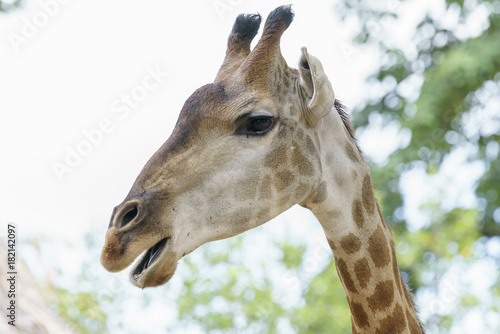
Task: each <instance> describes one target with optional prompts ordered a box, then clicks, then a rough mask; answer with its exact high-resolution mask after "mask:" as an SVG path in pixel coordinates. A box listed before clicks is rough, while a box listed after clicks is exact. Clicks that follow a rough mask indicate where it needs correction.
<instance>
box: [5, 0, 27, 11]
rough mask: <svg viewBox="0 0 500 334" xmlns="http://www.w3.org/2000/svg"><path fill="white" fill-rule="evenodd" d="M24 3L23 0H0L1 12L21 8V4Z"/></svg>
mask: <svg viewBox="0 0 500 334" xmlns="http://www.w3.org/2000/svg"><path fill="white" fill-rule="evenodd" d="M22 3H23V0H11V1H9V0H7V1H5V0H3V1H2V0H0V13H1V12H9V11H11V10H14V9H16V8H19V7H20V6H21V4H22Z"/></svg>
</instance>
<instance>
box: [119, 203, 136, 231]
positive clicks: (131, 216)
mask: <svg viewBox="0 0 500 334" xmlns="http://www.w3.org/2000/svg"><path fill="white" fill-rule="evenodd" d="M138 212H139V210H137V206H136V205H134V206H133V207H132V208H130V209H129V210H128V212H127V213H126V214H125V215H123V218H122V221H121V224H120V227H124V226H125V225H127V224H128V223H130V222H131V221H132V220H134V218H135V217H137V213H138Z"/></svg>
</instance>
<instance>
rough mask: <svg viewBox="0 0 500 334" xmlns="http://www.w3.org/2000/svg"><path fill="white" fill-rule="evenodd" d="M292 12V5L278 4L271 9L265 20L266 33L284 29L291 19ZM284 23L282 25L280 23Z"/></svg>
mask: <svg viewBox="0 0 500 334" xmlns="http://www.w3.org/2000/svg"><path fill="white" fill-rule="evenodd" d="M294 15H295V14H294V13H293V10H292V5H285V6H280V7H278V8H276V9H275V10H273V11H272V12H271V13H270V14H269V16H268V17H267V20H266V25H265V30H266V33H269V34H273V33H275V32H276V31H279V30H281V32H283V31H285V30H286V29H287V28H288V26H289V25H290V23H292V21H293V17H294ZM283 23H284V24H285V26H284V27H282V24H283Z"/></svg>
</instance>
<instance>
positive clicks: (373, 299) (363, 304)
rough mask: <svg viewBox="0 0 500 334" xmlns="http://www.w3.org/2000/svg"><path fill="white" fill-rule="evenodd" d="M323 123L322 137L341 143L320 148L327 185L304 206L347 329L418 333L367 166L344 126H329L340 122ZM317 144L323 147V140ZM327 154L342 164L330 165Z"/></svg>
mask: <svg viewBox="0 0 500 334" xmlns="http://www.w3.org/2000/svg"><path fill="white" fill-rule="evenodd" d="M336 116H338V115H337V114H334V115H333V116H330V117H336ZM326 123H327V124H328V123H330V124H329V126H328V129H327V130H325V131H324V132H323V137H328V136H334V137H336V138H330V140H332V141H330V142H333V143H344V144H341V145H340V146H341V147H342V149H339V147H338V146H337V147H334V148H333V149H334V150H335V152H333V151H332V152H323V153H322V155H323V156H324V157H325V158H324V159H323V160H324V161H323V166H325V167H324V168H323V177H322V183H321V184H323V188H325V185H326V195H323V198H324V199H323V201H316V203H315V200H313V201H312V204H311V205H308V207H309V208H310V209H311V210H312V212H313V213H314V214H315V216H316V217H317V218H318V220H319V221H320V222H321V224H322V226H323V229H324V231H325V235H326V237H327V240H328V243H329V245H330V248H331V249H332V253H333V256H334V259H335V266H336V268H337V272H338V274H339V276H340V279H341V281H342V285H343V287H344V291H345V293H346V296H347V301H348V303H349V308H350V310H351V322H352V332H353V333H412V334H413V333H422V329H421V326H420V324H419V321H418V318H417V314H416V311H415V308H414V306H413V302H412V299H411V296H410V294H409V292H408V290H407V288H406V285H405V283H404V282H403V280H402V278H401V274H400V272H399V267H398V264H397V260H396V254H395V250H394V241H393V239H392V235H391V231H390V229H389V227H388V225H387V224H386V222H385V221H384V219H383V217H382V214H381V212H380V208H379V206H378V204H377V202H376V200H375V197H374V195H373V191H372V185H371V180H370V170H369V168H368V166H367V165H366V163H365V162H364V160H363V159H362V157H361V155H360V153H359V151H358V150H357V148H356V146H355V143H354V141H353V140H352V138H351V137H350V136H349V135H348V133H347V131H346V129H345V127H343V128H339V127H338V126H337V129H335V128H334V129H332V124H339V123H338V122H333V123H332V122H326ZM342 133H344V134H343V135H341V134H342ZM321 136H322V134H321V133H320V136H319V137H321ZM339 136H341V138H339ZM339 140H340V141H339ZM320 147H322V149H323V150H325V148H326V147H328V144H326V143H324V142H323V143H322V145H320ZM329 160H330V161H329ZM332 160H335V161H336V162H339V161H340V162H341V165H342V166H346V167H347V168H343V170H341V171H340V170H339V169H338V168H329V167H328V166H329V165H332V162H331V161H332ZM319 188H322V186H321V185H320V187H319ZM316 197H318V195H316Z"/></svg>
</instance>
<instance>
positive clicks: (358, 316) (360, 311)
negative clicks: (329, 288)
mask: <svg viewBox="0 0 500 334" xmlns="http://www.w3.org/2000/svg"><path fill="white" fill-rule="evenodd" d="M350 308H351V316H352V320H353V324H355V325H356V327H357V328H365V327H368V325H369V322H368V315H367V314H366V311H365V309H364V308H363V305H361V304H359V303H355V302H352V303H350ZM353 329H354V328H353Z"/></svg>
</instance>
